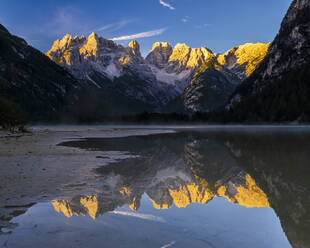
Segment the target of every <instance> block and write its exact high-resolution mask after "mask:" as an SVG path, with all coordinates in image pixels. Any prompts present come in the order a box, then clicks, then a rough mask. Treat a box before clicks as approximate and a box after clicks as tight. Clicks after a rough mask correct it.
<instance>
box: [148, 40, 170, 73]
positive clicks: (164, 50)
mask: <svg viewBox="0 0 310 248" xmlns="http://www.w3.org/2000/svg"><path fill="white" fill-rule="evenodd" d="M171 54H172V46H171V45H170V43H168V42H156V43H154V44H153V47H152V50H151V51H150V52H149V54H148V55H147V57H146V61H147V62H148V63H150V64H152V65H154V66H156V67H157V68H159V69H163V68H164V67H165V66H167V64H168V61H169V58H170V56H171Z"/></svg>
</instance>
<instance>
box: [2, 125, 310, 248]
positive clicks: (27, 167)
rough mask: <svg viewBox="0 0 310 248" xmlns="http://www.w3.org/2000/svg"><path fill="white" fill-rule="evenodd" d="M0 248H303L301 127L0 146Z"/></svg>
mask: <svg viewBox="0 0 310 248" xmlns="http://www.w3.org/2000/svg"><path fill="white" fill-rule="evenodd" d="M0 146H1V147H2V148H0V173H1V174H0V180H1V181H0V246H2V247H98V246H103V247H162V248H168V247H221V248H225V247H227V248H228V247H229V248H231V247H240V248H242V247H247V248H248V247H251V248H260V247H264V248H266V247H268V248H269V247H270V248H277V247H279V248H285V247H298V248H299V247H310V236H309V233H310V128H309V127H285V126H283V127H271V126H269V127H268V126H266V127H263V126H262V127H254V126H253V127H250V126H248V127H247V126H239V127H238V126H236V127H216V126H213V127H204V126H200V127H186V126H183V127H164V126H161V127H155V126H154V127H148V128H147V127H113V126H109V127H102V126H101V127H77V128H75V129H74V128H72V127H66V128H59V129H57V128H54V129H53V128H38V129H34V130H33V134H28V135H25V136H21V137H5V138H2V139H0Z"/></svg>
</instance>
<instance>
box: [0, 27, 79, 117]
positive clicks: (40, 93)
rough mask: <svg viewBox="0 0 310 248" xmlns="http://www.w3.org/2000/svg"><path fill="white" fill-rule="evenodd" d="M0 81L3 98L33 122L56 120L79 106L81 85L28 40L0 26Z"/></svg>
mask: <svg viewBox="0 0 310 248" xmlns="http://www.w3.org/2000/svg"><path fill="white" fill-rule="evenodd" d="M0 79H1V80H4V81H5V82H7V89H6V91H5V93H4V97H6V98H8V99H9V100H11V101H13V102H14V103H16V104H18V105H19V106H20V108H21V109H22V110H23V111H24V112H25V113H26V114H27V116H28V119H30V120H40V121H42V120H55V119H57V118H60V117H61V116H62V115H66V114H68V112H70V111H71V107H72V106H74V105H76V103H77V101H78V99H79V96H78V92H79V90H80V89H81V85H80V83H79V82H78V81H77V80H76V79H75V78H74V77H73V76H72V75H71V74H70V73H68V72H67V71H66V70H65V69H63V68H62V67H60V66H58V65H56V64H55V63H53V62H52V61H50V60H49V59H48V58H47V57H46V56H45V55H44V54H42V53H41V52H40V51H38V50H36V49H34V48H32V47H31V46H29V45H28V44H27V43H26V41H25V40H23V39H21V38H19V37H17V36H14V35H11V34H10V33H9V32H8V31H7V30H6V29H5V28H4V27H3V26H2V25H1V24H0Z"/></svg>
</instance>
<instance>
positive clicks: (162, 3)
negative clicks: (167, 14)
mask: <svg viewBox="0 0 310 248" xmlns="http://www.w3.org/2000/svg"><path fill="white" fill-rule="evenodd" d="M159 3H160V4H161V5H162V6H165V7H167V8H169V9H171V10H175V7H173V6H172V5H171V4H169V3H166V2H164V1H163V0H159Z"/></svg>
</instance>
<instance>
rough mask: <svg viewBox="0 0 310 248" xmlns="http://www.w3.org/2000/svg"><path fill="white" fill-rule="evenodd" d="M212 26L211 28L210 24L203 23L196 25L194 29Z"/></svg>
mask: <svg viewBox="0 0 310 248" xmlns="http://www.w3.org/2000/svg"><path fill="white" fill-rule="evenodd" d="M212 26H213V25H212V24H209V23H205V24H202V25H196V26H195V28H208V27H212Z"/></svg>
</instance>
